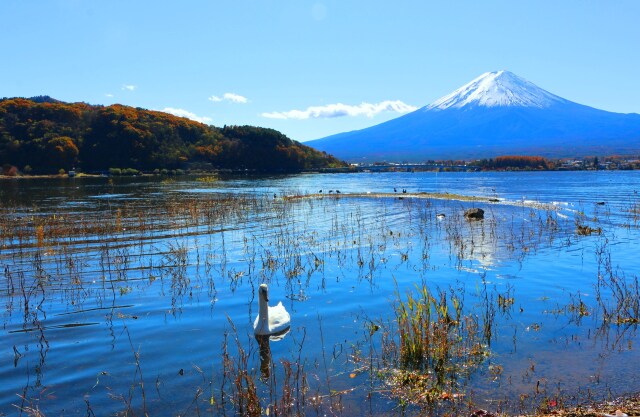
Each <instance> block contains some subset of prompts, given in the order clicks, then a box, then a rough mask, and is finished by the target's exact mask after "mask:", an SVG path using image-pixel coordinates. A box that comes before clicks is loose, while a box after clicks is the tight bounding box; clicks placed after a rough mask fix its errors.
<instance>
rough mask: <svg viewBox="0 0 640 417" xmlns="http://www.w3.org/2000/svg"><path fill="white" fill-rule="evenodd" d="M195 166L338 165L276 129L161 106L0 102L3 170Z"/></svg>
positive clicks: (272, 168) (275, 168)
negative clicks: (195, 117) (210, 120)
mask: <svg viewBox="0 0 640 417" xmlns="http://www.w3.org/2000/svg"><path fill="white" fill-rule="evenodd" d="M196 164H197V165H200V166H205V167H207V168H210V169H230V170H239V169H241V170H250V171H257V172H298V171H301V170H305V169H316V168H325V167H335V166H342V165H343V163H342V162H340V161H338V160H336V159H335V158H333V157H332V156H330V155H327V154H324V153H322V152H318V151H316V150H315V149H312V148H310V147H308V146H305V145H302V144H300V143H298V142H296V141H293V140H291V139H289V138H288V137H286V136H285V135H283V134H282V133H280V132H278V131H275V130H273V129H265V128H259V127H253V126H225V127H224V128H216V127H214V126H207V125H204V124H202V123H198V122H194V121H192V120H189V119H186V118H183V117H177V116H174V115H171V114H168V113H163V112H158V111H151V110H144V109H140V108H133V107H129V106H122V105H113V106H107V107H103V106H92V105H89V104H85V103H64V102H61V101H57V100H54V99H51V98H50V97H46V96H41V97H36V98H34V99H22V98H13V99H1V100H0V166H2V167H9V168H10V167H17V169H19V170H21V171H24V172H32V173H34V174H35V173H42V174H51V173H57V172H58V171H59V170H60V169H64V170H65V171H68V170H70V169H71V168H73V167H75V168H79V169H81V170H83V171H105V170H107V169H109V168H135V169H138V170H144V171H153V170H155V169H159V170H161V169H182V168H189V167H191V166H193V165H196ZM4 170H5V171H8V170H10V169H4ZM13 171H15V169H14V170H13Z"/></svg>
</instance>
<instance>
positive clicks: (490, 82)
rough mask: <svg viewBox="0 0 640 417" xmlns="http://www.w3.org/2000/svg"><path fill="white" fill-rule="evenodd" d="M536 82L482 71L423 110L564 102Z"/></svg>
mask: <svg viewBox="0 0 640 417" xmlns="http://www.w3.org/2000/svg"><path fill="white" fill-rule="evenodd" d="M566 102H567V100H565V99H563V98H561V97H558V96H556V95H554V94H551V93H549V92H548V91H545V90H543V89H542V88H540V87H538V86H537V85H535V84H533V83H531V82H529V81H527V80H525V79H524V78H520V77H518V76H517V75H515V74H514V73H512V72H509V71H504V70H503V71H495V72H486V73H484V74H482V75H481V76H479V77H478V78H476V79H474V80H473V81H471V82H470V83H468V84H465V85H463V86H462V87H460V88H458V89H457V90H455V91H454V92H452V93H451V94H448V95H446V96H444V97H441V98H440V99H438V100H436V101H435V102H433V103H432V104H430V105H429V106H427V107H426V110H445V109H449V108H461V107H466V106H474V105H476V106H485V107H494V106H522V107H537V108H541V109H542V108H546V107H551V106H552V105H554V104H559V103H566Z"/></svg>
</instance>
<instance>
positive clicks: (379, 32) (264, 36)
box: [0, 0, 640, 141]
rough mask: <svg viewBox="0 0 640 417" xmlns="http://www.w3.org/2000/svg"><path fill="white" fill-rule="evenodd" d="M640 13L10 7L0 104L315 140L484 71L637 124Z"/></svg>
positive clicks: (274, 0) (408, 106)
mask: <svg viewBox="0 0 640 417" xmlns="http://www.w3.org/2000/svg"><path fill="white" fill-rule="evenodd" d="M638 21H640V1H637V0H616V1H594V0H563V1H557V0H553V1H551V0H536V1H533V0H531V1H528V0H522V1H513V0H509V1H502V0H500V1H498V0H485V1H478V0H459V1H448V2H444V1H437V2H436V1H426V0H417V1H413V0H403V1H395V2H392V1H377V0H368V1H356V0H354V1H346V0H335V1H333V0H327V1H304V0H253V1H248V0H235V1H223V0H184V1H164V0H153V1H150V0H109V1H97V0H96V1H92V0H47V1H35V0H1V1H0V39H2V40H3V41H2V48H0V62H1V64H0V97H2V96H4V97H14V96H21V97H30V96H34V95H43V94H46V95H50V96H52V97H55V98H57V99H60V100H64V101H85V102H88V103H91V104H103V105H109V104H113V103H122V104H126V105H131V106H136V107H143V108H148V109H155V110H166V111H170V112H174V113H176V114H184V115H189V117H192V118H196V119H199V120H203V121H205V122H206V123H208V124H213V125H216V126H222V125H224V124H251V125H257V126H264V127H271V128H274V129H277V130H280V131H281V132H283V133H285V134H286V135H288V136H289V137H291V138H292V139H296V140H300V141H306V140H310V139H317V138H320V137H324V136H327V135H330V134H334V133H340V132H343V131H348V130H354V129H361V128H364V127H368V126H372V125H374V124H378V123H382V122H384V121H386V120H389V119H392V118H395V117H398V116H399V115H401V114H403V113H405V112H407V111H410V110H412V109H414V108H418V107H422V106H424V105H427V104H429V103H431V102H433V101H435V100H436V99H438V98H439V97H441V96H443V95H445V94H448V93H450V92H451V91H453V90H454V89H456V88H458V87H460V86H461V85H463V84H465V83H467V82H468V81H470V80H472V79H473V78H475V77H477V76H479V75H480V74H482V73H484V72H487V71H495V70H500V69H507V70H510V71H512V72H514V73H515V74H517V75H519V76H521V77H523V78H525V79H528V80H529V81H531V82H533V83H535V84H537V85H538V86H540V87H542V88H544V89H546V90H548V91H550V92H552V93H554V94H557V95H559V96H561V97H564V98H566V99H569V100H572V101H576V102H578V103H581V104H586V105H590V106H593V107H597V108H600V109H604V110H609V111H616V112H623V113H630V112H634V113H640V25H639V24H638V23H637V22H638Z"/></svg>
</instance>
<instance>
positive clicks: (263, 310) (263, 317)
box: [258, 296, 269, 330]
mask: <svg viewBox="0 0 640 417" xmlns="http://www.w3.org/2000/svg"><path fill="white" fill-rule="evenodd" d="M259 298H260V310H258V317H259V320H260V327H262V328H264V329H265V330H269V305H268V304H267V300H265V299H264V298H263V297H262V296H260V297H259Z"/></svg>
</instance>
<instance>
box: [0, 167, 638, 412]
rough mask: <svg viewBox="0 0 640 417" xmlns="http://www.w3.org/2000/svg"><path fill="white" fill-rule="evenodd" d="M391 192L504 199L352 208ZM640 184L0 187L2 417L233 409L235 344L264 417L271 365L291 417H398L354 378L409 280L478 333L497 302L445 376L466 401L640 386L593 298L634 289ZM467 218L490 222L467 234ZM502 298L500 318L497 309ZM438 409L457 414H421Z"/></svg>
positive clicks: (602, 304)
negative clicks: (297, 388) (264, 336)
mask: <svg viewBox="0 0 640 417" xmlns="http://www.w3.org/2000/svg"><path fill="white" fill-rule="evenodd" d="M394 187H396V188H397V189H398V191H399V192H398V197H403V196H402V193H401V192H400V190H402V189H406V190H407V192H408V194H409V195H411V194H412V193H419V192H439V193H445V192H446V193H451V194H462V195H469V196H484V197H490V198H496V199H498V200H499V202H498V203H485V202H476V203H473V202H461V201H456V200H450V199H443V200H439V199H422V198H415V197H410V196H404V198H403V199H399V198H396V197H383V198H373V197H366V196H362V197H349V196H348V194H350V193H367V192H369V193H372V194H374V195H375V193H390V192H393V188H394ZM639 189H640V173H636V172H526V173H385V174H377V173H376V174H373V173H361V174H325V175H319V174H306V175H297V176H282V177H267V178H264V177H263V178H247V177H242V178H227V179H220V180H218V181H198V179H196V178H178V179H175V180H174V179H171V180H168V181H167V180H165V181H161V180H159V179H154V178H133V179H113V180H111V181H110V180H109V179H106V178H95V179H86V178H75V179H64V180H63V179H60V180H20V181H3V182H2V183H0V198H1V200H2V211H3V213H2V215H3V218H4V221H3V222H2V224H3V227H4V228H3V229H2V230H0V232H2V236H3V239H2V241H1V242H0V245H2V251H1V253H0V263H1V264H2V270H3V271H4V273H3V278H2V281H1V282H2V285H1V286H0V291H1V293H0V302H1V303H2V305H3V306H4V308H3V311H2V324H3V328H2V331H3V333H5V334H4V335H3V336H2V339H0V340H1V342H0V348H1V349H0V355H2V360H1V361H0V387H1V388H0V415H2V414H1V413H4V414H7V415H10V414H15V413H16V412H17V411H18V410H19V409H20V407H21V408H23V409H26V408H27V407H31V408H38V409H39V410H41V411H42V412H43V413H44V414H45V415H61V414H64V415H86V414H87V413H88V412H89V411H90V412H94V413H95V414H96V415H107V414H116V413H119V412H122V413H124V412H128V413H129V414H133V415H138V414H140V415H143V414H144V413H145V412H147V413H149V415H177V414H197V413H198V412H200V413H203V414H213V415H217V414H221V413H223V412H227V413H230V414H233V411H234V410H235V411H238V404H237V403H235V404H234V403H233V402H232V401H233V380H232V376H234V375H235V376H237V375H238V374H240V372H239V371H238V370H237V368H233V369H231V368H230V366H231V362H229V361H230V360H231V361H237V360H238V358H240V357H241V356H242V355H241V353H240V352H238V348H239V347H241V348H242V349H244V350H245V353H246V354H247V365H246V366H247V369H248V371H249V374H250V375H251V378H252V380H254V381H255V383H256V389H257V394H258V396H259V397H260V403H261V406H262V407H263V409H264V408H265V407H267V406H270V405H273V404H274V403H277V402H278V401H280V400H281V398H282V395H283V393H282V389H283V386H285V385H286V383H285V380H286V373H285V371H284V369H285V365H283V361H285V363H287V362H289V363H291V364H292V366H293V369H294V375H295V371H296V370H300V374H304V375H305V378H306V382H307V384H308V386H309V391H308V392H306V393H305V397H304V398H301V397H300V395H301V394H300V393H299V392H298V393H297V394H296V395H298V397H296V396H295V395H294V398H293V399H292V400H291V403H295V400H296V399H297V400H298V401H300V402H302V400H304V401H305V402H304V403H302V404H296V405H295V406H293V407H292V408H293V411H296V410H297V411H300V410H302V411H303V412H304V413H306V414H316V413H318V414H326V413H329V412H330V413H336V414H343V415H368V414H398V413H400V412H401V411H402V409H401V408H400V407H399V404H400V402H399V400H398V399H397V398H395V397H393V396H392V395H390V393H389V390H388V387H387V386H386V385H385V381H384V378H383V379H382V380H381V379H378V378H377V377H376V375H377V373H376V372H368V371H367V369H369V370H371V369H372V368H367V366H365V365H366V363H367V361H368V360H369V365H371V363H372V362H371V361H374V360H375V361H376V362H377V363H380V361H381V359H380V357H381V346H382V337H383V333H385V332H387V333H388V334H390V335H393V334H394V327H393V323H392V319H393V318H394V310H393V305H394V299H395V297H396V294H397V293H399V294H401V295H402V296H403V297H404V294H405V293H406V292H407V291H412V290H414V289H415V285H416V284H418V285H419V284H421V283H422V282H424V283H426V284H427V285H428V286H429V287H430V288H432V289H433V290H434V291H436V290H437V289H441V290H442V289H444V290H448V289H449V288H453V289H454V291H455V292H456V293H457V294H459V295H461V296H463V297H464V309H465V312H467V313H468V314H470V315H477V316H478V317H479V319H478V320H479V323H484V322H486V321H487V320H486V318H484V315H486V314H487V311H488V310H487V309H488V306H494V307H493V310H494V311H493V314H494V316H493V319H492V320H491V325H492V332H491V337H490V338H489V339H488V340H487V341H486V343H485V344H486V345H487V350H488V352H489V355H488V356H487V357H486V359H484V360H483V361H482V362H481V363H480V364H479V365H478V366H476V367H473V368H469V369H468V372H463V373H461V374H460V377H459V378H458V379H456V380H454V381H449V385H448V387H449V389H451V390H455V392H456V394H458V395H459V397H458V398H463V400H462V401H463V402H465V403H466V402H472V403H473V404H474V405H473V406H474V407H475V406H481V407H484V408H491V409H494V410H495V409H498V408H504V409H508V410H519V409H521V408H524V409H531V408H535V407H537V406H540V404H543V403H544V401H546V400H547V399H557V398H561V399H562V400H563V401H566V402H570V401H572V399H576V400H584V399H585V398H587V397H589V396H590V395H593V396H600V397H603V396H606V395H609V394H623V393H625V392H632V391H638V390H640V378H638V376H637V372H636V371H635V366H630V364H637V363H640V355H639V354H638V350H637V349H636V345H637V343H638V335H637V329H636V326H637V325H636V324H633V323H627V324H617V323H611V322H610V321H605V320H604V319H603V317H604V314H605V311H606V312H609V313H611V312H612V311H613V310H615V309H616V307H617V306H618V303H617V300H616V298H615V295H616V294H619V292H616V290H615V288H614V290H612V289H611V288H612V287H609V286H607V285H603V284H602V281H601V285H600V286H598V285H597V283H598V282H599V281H598V278H599V277H600V278H601V279H602V278H603V277H604V278H611V277H614V278H616V279H618V280H619V281H618V287H617V288H618V290H620V282H623V283H624V285H625V286H624V291H625V292H624V293H625V294H627V295H634V294H637V293H635V292H634V288H635V289H637V282H636V284H635V285H636V287H634V286H633V281H634V279H635V274H636V271H637V270H638V269H639V267H640V257H638V256H637V253H638V246H639V244H638V243H637V242H639V240H638V234H639V232H638V228H637V226H638V224H637V220H638V219H637V218H636V217H637V215H638V213H637V212H635V210H636V208H637V207H638V206H637V204H638V202H639V200H638V196H637V193H636V190H639ZM319 190H323V195H324V197H323V198H318V197H313V198H305V199H295V200H289V199H286V198H284V197H286V196H292V195H306V194H314V193H318V191H319ZM329 190H332V191H334V190H340V192H341V196H340V197H335V194H334V193H332V194H331V196H329V195H328V191H329ZM598 202H604V204H597V203H598ZM535 203H543V204H545V205H539V204H535ZM474 206H475V207H481V208H483V209H485V212H486V213H485V216H486V217H485V220H484V221H482V222H474V223H469V222H467V221H465V220H464V219H463V218H462V212H463V211H464V209H466V208H469V207H474ZM439 213H443V214H445V218H444V219H438V218H437V217H436V214H439ZM54 215H55V217H54ZM43 219H47V221H46V222H44V220H43ZM576 223H580V224H581V225H589V226H591V227H593V228H594V229H595V228H597V227H599V228H601V233H600V234H597V233H594V234H592V235H589V236H581V235H579V234H577V233H576ZM39 224H41V225H43V226H42V227H43V228H42V229H41V232H42V233H43V235H42V236H40V238H38V237H37V230H38V229H37V225H39ZM100 226H104V227H103V228H101V227H100ZM56 227H57V229H56ZM12 228H13V229H12ZM15 229H19V230H20V232H19V233H18V232H15ZM61 229H62V230H61ZM262 282H267V283H269V288H270V299H271V302H272V303H273V302H276V303H277V301H280V300H281V301H283V304H284V305H285V306H286V308H287V309H288V311H289V312H290V313H291V316H292V327H291V331H290V333H289V334H288V335H287V336H286V337H285V338H284V339H283V340H281V341H278V342H272V343H270V346H269V347H270V353H271V364H272V365H273V368H272V369H271V375H270V378H268V379H266V380H265V381H261V380H260V376H261V369H260V351H259V346H258V344H257V342H256V340H255V339H254V337H253V329H252V323H253V320H254V318H255V315H256V314H257V299H256V291H257V287H258V286H259V284H260V283H262ZM606 282H608V281H606ZM606 282H605V284H606ZM499 295H500V296H504V297H508V298H511V299H513V305H511V306H509V307H507V308H504V309H501V308H498V307H496V303H497V301H496V300H497V298H498V296H499ZM580 301H581V302H583V303H584V305H585V306H586V308H587V309H588V311H589V314H588V315H584V314H578V313H576V308H575V307H576V306H578V305H579V302H580ZM627 308H628V311H629V309H630V311H631V313H633V308H632V307H629V306H628V305H627ZM489 310H490V308H489ZM636 318H637V317H636ZM372 322H373V323H376V324H377V325H379V326H380V330H379V331H378V332H375V333H373V334H370V332H369V331H370V329H371V323H372ZM234 329H235V330H234ZM225 353H226V358H227V362H226V363H225V361H224V359H225ZM238 363H239V362H234V365H233V366H236V367H237V366H238ZM263 365H264V364H263ZM264 368H265V367H264V366H263V370H264ZM225 369H227V374H226V375H225V371H224V370H225ZM300 374H298V375H300ZM263 376H264V375H263ZM292 378H293V377H292ZM293 380H294V381H296V383H300V379H298V380H295V378H293ZM292 383H293V382H292ZM294 385H295V383H294ZM453 406H457V407H464V406H465V405H464V404H462V405H461V404H454V405H452V404H450V403H448V402H447V401H443V402H442V403H441V404H437V405H436V407H441V408H442V410H447V409H449V408H450V407H453ZM374 410H375V411H374ZM406 411H407V412H408V413H409V414H418V413H419V412H420V411H419V410H418V409H417V408H411V407H409V408H408V409H407V410H406Z"/></svg>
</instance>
